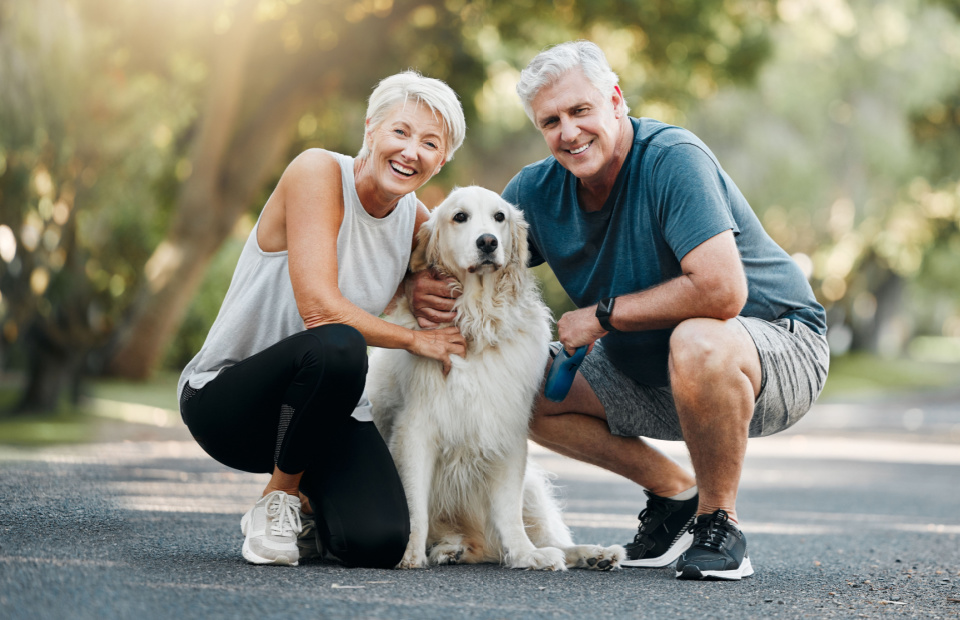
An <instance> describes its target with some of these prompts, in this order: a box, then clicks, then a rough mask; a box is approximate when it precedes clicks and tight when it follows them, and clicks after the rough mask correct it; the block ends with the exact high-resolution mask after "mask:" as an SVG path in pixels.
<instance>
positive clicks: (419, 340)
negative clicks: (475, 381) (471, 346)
mask: <svg viewBox="0 0 960 620" xmlns="http://www.w3.org/2000/svg"><path fill="white" fill-rule="evenodd" d="M413 336H414V337H413V345H412V346H411V347H410V352H411V353H413V354H414V355H419V356H421V357H429V358H430V359H435V360H437V361H439V362H440V363H441V364H443V374H444V376H446V374H447V373H448V372H450V368H451V367H452V366H453V363H452V362H451V361H450V356H451V355H459V356H460V357H466V355H467V341H466V340H465V339H464V337H463V335H462V334H461V333H460V330H459V329H457V328H456V327H441V328H439V329H429V330H424V331H415V332H413Z"/></svg>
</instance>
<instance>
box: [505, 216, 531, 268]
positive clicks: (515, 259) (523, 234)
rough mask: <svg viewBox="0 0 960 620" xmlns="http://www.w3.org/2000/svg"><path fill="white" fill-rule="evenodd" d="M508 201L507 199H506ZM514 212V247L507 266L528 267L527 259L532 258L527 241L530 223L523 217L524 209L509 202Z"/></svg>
mask: <svg viewBox="0 0 960 620" xmlns="http://www.w3.org/2000/svg"><path fill="white" fill-rule="evenodd" d="M504 202H506V201H504ZM507 204H508V205H509V207H510V211H511V212H512V214H511V217H510V236H511V238H512V241H513V243H511V244H510V245H511V247H512V248H513V249H512V250H511V252H510V257H509V258H508V259H507V266H508V267H510V268H517V269H526V268H527V261H528V260H529V259H530V257H529V254H530V244H529V243H528V242H527V230H528V229H529V225H528V224H527V220H525V219H524V217H523V211H521V210H520V209H518V208H516V207H515V206H513V205H511V204H510V203H509V202H508V203H507Z"/></svg>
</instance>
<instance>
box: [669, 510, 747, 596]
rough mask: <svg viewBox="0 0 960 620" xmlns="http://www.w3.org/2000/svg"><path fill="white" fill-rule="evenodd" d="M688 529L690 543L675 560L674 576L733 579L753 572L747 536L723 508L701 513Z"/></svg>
mask: <svg viewBox="0 0 960 620" xmlns="http://www.w3.org/2000/svg"><path fill="white" fill-rule="evenodd" d="M690 531H692V532H693V545H691V547H690V548H689V549H687V550H686V551H685V552H684V553H683V555H682V556H680V559H679V560H678V561H677V579H725V580H733V581H735V580H738V579H740V578H741V577H749V576H750V575H752V574H753V566H752V565H751V564H750V556H748V555H747V539H746V538H744V536H743V532H741V531H740V528H738V527H737V526H736V525H734V524H733V523H732V522H731V521H730V518H729V517H728V516H727V513H726V512H725V511H723V510H718V511H716V512H714V513H713V514H712V515H700V516H699V517H697V522H696V523H694V524H693V527H691V528H690Z"/></svg>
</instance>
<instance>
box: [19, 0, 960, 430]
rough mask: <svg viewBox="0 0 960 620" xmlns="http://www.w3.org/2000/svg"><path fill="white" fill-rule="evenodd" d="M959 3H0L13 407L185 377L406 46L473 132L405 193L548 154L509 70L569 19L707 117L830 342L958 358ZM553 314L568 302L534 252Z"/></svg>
mask: <svg viewBox="0 0 960 620" xmlns="http://www.w3.org/2000/svg"><path fill="white" fill-rule="evenodd" d="M958 15H960V3H957V2H936V1H932V0H926V1H923V0H890V1H886V2H873V1H867V0H779V1H776V0H769V1H766V0H703V1H693V0H684V1H668V0H664V1H657V0H644V1H640V0H593V1H587V0H555V1H553V2H534V1H532V0H518V1H515V2H510V3H502V2H492V1H488V2H470V1H467V0H414V1H408V0H359V1H356V0H209V1H207V2H203V3H198V2H194V1H193V0H0V367H2V369H3V371H4V372H5V374H6V376H8V377H10V376H15V377H22V378H23V380H22V381H21V382H18V383H17V385H18V386H19V391H20V393H19V397H18V399H17V403H18V407H19V409H20V410H22V411H38V410H45V409H52V408H56V407H57V406H58V405H60V404H61V403H63V402H69V401H71V400H75V399H76V398H77V397H78V396H79V395H80V393H81V382H82V380H83V379H84V378H85V377H90V376H103V375H111V376H119V377H128V378H134V379H143V378H146V377H148V376H150V375H151V373H153V372H154V371H155V370H157V369H158V368H159V369H168V370H172V371H176V370H177V369H179V368H180V367H182V366H183V364H185V363H186V361H188V360H189V358H190V357H192V355H193V354H194V353H195V352H196V350H198V349H199V347H200V345H201V344H202V342H203V339H204V337H205V335H206V331H207V329H208V328H209V326H210V324H211V323H212V321H213V319H214V317H215V316H216V312H217V310H218V308H219V305H220V302H221V300H222V298H223V295H224V294H225V292H226V289H227V286H228V284H229V281H230V276H231V274H232V271H233V266H234V264H235V262H236V259H237V256H238V255H239V251H240V248H241V247H242V243H243V240H244V239H245V237H246V235H247V234H249V231H250V230H251V228H252V226H253V223H254V222H255V221H256V217H257V215H258V214H259V211H260V209H261V208H262V205H263V203H264V201H265V200H266V198H267V196H269V192H270V191H271V190H272V188H273V186H274V185H275V183H276V181H277V179H278V178H279V175H280V174H281V173H282V171H283V169H284V166H285V165H286V163H287V162H288V161H289V160H290V159H291V158H292V157H294V156H295V155H296V154H297V153H298V152H300V151H301V150H303V149H304V148H309V147H322V148H327V149H330V150H335V151H340V152H345V153H355V152H356V151H357V150H358V149H359V147H360V142H361V138H362V127H363V113H364V108H365V100H366V97H367V96H368V95H369V93H370V91H371V89H372V88H373V87H374V86H375V85H376V83H377V82H378V81H379V80H380V79H381V78H383V77H385V76H387V75H390V74H393V73H396V72H397V71H400V70H404V69H407V68H414V69H417V70H420V71H421V72H423V73H425V74H427V75H431V76H434V77H438V78H441V79H444V80H446V81H447V82H448V83H450V84H451V86H453V88H454V89H455V90H456V91H457V92H458V93H459V94H460V96H461V98H462V100H463V103H464V108H465V110H466V113H467V122H468V127H469V129H468V137H467V141H466V143H465V145H464V147H463V149H462V150H461V151H460V152H458V154H457V156H456V159H455V161H454V162H453V163H452V165H450V166H446V167H445V168H444V170H443V172H442V173H441V175H439V176H438V177H437V178H436V179H434V180H433V181H431V183H430V184H428V186H426V187H424V188H423V189H422V190H421V192H419V195H420V197H421V199H422V200H423V201H424V202H425V203H427V205H428V206H432V205H435V204H437V203H438V202H439V201H440V200H442V198H443V197H444V196H445V195H446V193H447V192H448V191H449V189H450V188H451V187H452V186H453V185H455V184H460V185H464V184H470V183H478V184H481V185H485V186H487V187H490V188H492V189H496V190H499V189H501V188H502V187H503V186H504V185H505V184H506V182H507V181H508V180H509V179H510V178H511V177H512V175H513V174H515V173H516V171H517V170H519V169H520V167H522V166H523V165H525V164H527V163H530V162H532V161H534V160H536V159H539V158H541V157H544V156H546V154H547V151H546V148H545V146H544V145H543V141H542V139H541V138H540V137H539V134H538V133H537V132H536V131H535V130H534V129H533V128H532V126H531V125H530V123H529V121H528V120H527V119H526V117H525V115H524V113H523V110H522V108H521V106H520V104H519V102H518V101H517V99H516V95H515V93H514V90H513V89H514V86H515V84H516V79H517V76H518V74H519V71H520V69H522V68H523V67H524V66H525V65H526V63H527V62H528V61H529V60H530V58H532V57H533V56H534V55H535V54H536V53H537V51H539V50H540V49H542V48H543V47H545V46H547V45H550V44H553V43H557V42H560V41H564V40H568V39H572V38H578V37H584V38H590V39H592V40H594V41H595V42H597V43H598V44H599V45H600V46H601V47H602V48H603V49H604V50H605V52H606V53H607V55H608V58H609V60H610V62H611V64H612V65H613V68H614V70H616V71H617V72H618V73H619V74H620V76H621V86H622V88H623V90H624V93H625V95H626V96H627V99H628V102H629V103H630V105H631V108H632V114H634V115H637V116H651V117H655V118H659V119H661V120H664V121H667V122H671V123H676V124H680V125H683V126H686V127H688V128H690V129H692V130H693V131H695V132H696V133H698V134H699V135H700V136H701V137H703V138H704V140H705V141H706V142H707V144H708V145H709V146H710V147H711V148H712V149H713V150H714V152H715V153H716V154H717V156H718V158H719V159H720V161H721V163H722V164H723V165H724V167H725V168H726V169H727V171H728V172H729V173H730V174H731V176H732V177H733V178H734V180H735V181H736V182H737V183H738V185H739V186H740V188H741V189H742V190H743V191H744V193H745V195H746V196H747V198H748V199H749V200H750V201H751V204H752V205H753V207H754V209H755V210H756V211H757V213H758V215H759V216H760V217H761V220H762V221H763V222H764V225H765V226H766V227H767V229H768V231H769V232H770V233H771V234H772V235H773V236H774V238H775V239H776V240H777V241H778V242H779V243H780V244H781V245H782V246H783V247H784V248H785V249H786V250H787V251H788V252H790V253H791V254H792V255H793V256H794V258H795V259H796V260H797V262H798V264H800V265H801V266H802V267H803V268H804V269H805V271H806V272H807V273H808V275H809V277H810V280H811V283H812V284H813V286H814V290H815V291H816V293H817V295H818V298H819V299H820V300H821V302H822V303H823V304H824V305H825V306H826V307H827V308H828V313H829V321H830V339H831V346H832V348H833V350H834V352H835V354H837V355H842V354H846V353H847V352H850V351H854V352H866V353H869V354H879V355H883V356H887V357H897V356H901V355H906V354H913V355H915V356H918V357H922V358H925V359H940V360H942V361H951V360H952V361H957V360H958V359H960V346H958V345H957V343H958V342H960V304H958V294H960V293H958V288H960V287H958V278H957V276H956V275H955V274H956V272H957V266H958V256H960V234H958V223H960V185H958V183H960V169H958V167H957V164H956V161H957V154H958V147H960V70H958V69H960V25H958ZM537 273H538V275H540V276H541V278H542V280H543V283H544V294H545V297H546V298H547V300H548V302H549V303H550V305H551V307H552V308H553V309H554V311H555V312H556V313H557V315H558V316H559V313H561V312H562V311H563V310H565V309H568V308H569V307H570V306H569V300H567V299H566V295H565V294H564V293H563V291H562V290H561V289H560V287H559V286H558V285H557V283H556V281H555V280H554V279H553V278H552V275H551V274H550V273H549V270H548V269H546V268H542V267H541V268H538V270H537Z"/></svg>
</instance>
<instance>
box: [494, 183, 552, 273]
mask: <svg viewBox="0 0 960 620" xmlns="http://www.w3.org/2000/svg"><path fill="white" fill-rule="evenodd" d="M522 175H523V171H520V172H518V173H517V174H516V176H514V177H513V178H512V179H510V182H509V183H507V186H506V187H505V188H504V189H503V193H501V194H500V197H501V198H503V199H504V200H506V201H507V202H509V203H510V204H512V205H514V206H515V207H517V208H518V209H520V210H521V211H524V208H523V207H524V205H523V204H521V200H520V177H521V176H522ZM524 217H525V218H526V219H527V223H528V224H532V223H531V222H530V216H529V215H528V214H527V213H526V212H524ZM528 230H530V229H529V228H528ZM527 244H528V245H529V247H530V256H529V257H528V259H527V267H536V266H537V265H540V264H542V263H543V262H544V260H543V255H541V254H540V250H539V249H538V248H537V244H536V242H535V241H534V239H533V235H532V234H530V233H528V234H527Z"/></svg>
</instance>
